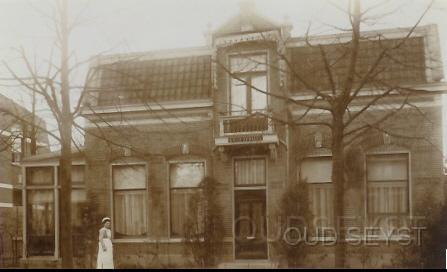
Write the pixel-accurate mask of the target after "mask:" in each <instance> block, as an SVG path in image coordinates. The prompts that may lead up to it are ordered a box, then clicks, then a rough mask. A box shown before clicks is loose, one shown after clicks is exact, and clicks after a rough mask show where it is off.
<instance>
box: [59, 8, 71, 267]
mask: <svg viewBox="0 0 447 272" xmlns="http://www.w3.org/2000/svg"><path fill="white" fill-rule="evenodd" d="M61 4H62V7H61V28H60V29H61V30H60V31H61V36H60V37H61V51H62V53H61V82H62V84H61V98H62V118H61V124H60V129H61V145H62V146H61V158H60V163H59V166H60V167H59V169H60V174H59V178H60V185H61V192H60V213H59V214H60V217H59V218H60V219H59V220H60V242H59V243H60V249H61V257H62V267H63V268H73V242H72V233H71V161H72V159H71V138H72V137H71V132H72V131H71V130H72V122H73V120H72V116H71V111H70V93H69V79H68V73H69V70H68V58H69V55H68V7H67V5H68V2H67V0H62V3H61Z"/></svg>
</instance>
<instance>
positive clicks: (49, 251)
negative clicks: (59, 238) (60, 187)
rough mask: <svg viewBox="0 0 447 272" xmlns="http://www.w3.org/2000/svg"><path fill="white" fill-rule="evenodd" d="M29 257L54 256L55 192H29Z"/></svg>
mask: <svg viewBox="0 0 447 272" xmlns="http://www.w3.org/2000/svg"><path fill="white" fill-rule="evenodd" d="M26 201H27V214H26V222H27V246H28V254H27V255H28V256H53V255H54V248H55V247H54V245H55V225H54V215H55V213H54V190H51V189H50V190H37V189H35V190H29V191H28V192H27V199H26Z"/></svg>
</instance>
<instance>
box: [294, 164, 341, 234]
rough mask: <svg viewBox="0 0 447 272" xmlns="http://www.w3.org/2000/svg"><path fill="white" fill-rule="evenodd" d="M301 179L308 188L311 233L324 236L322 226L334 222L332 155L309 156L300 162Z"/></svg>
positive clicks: (326, 226)
mask: <svg viewBox="0 0 447 272" xmlns="http://www.w3.org/2000/svg"><path fill="white" fill-rule="evenodd" d="M300 177H301V179H303V180H304V181H306V182H307V184H308V188H309V201H310V210H311V212H312V215H313V222H312V224H309V225H310V227H311V233H314V235H317V236H326V235H327V234H326V233H324V231H323V230H324V228H330V227H333V226H334V224H333V222H334V186H333V184H332V178H331V177H332V157H330V156H324V157H311V158H306V159H304V160H303V161H302V163H301V175H300Z"/></svg>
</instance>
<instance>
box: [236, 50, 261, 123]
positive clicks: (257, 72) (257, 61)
mask: <svg viewBox="0 0 447 272" xmlns="http://www.w3.org/2000/svg"><path fill="white" fill-rule="evenodd" d="M230 67H231V68H230V69H231V73H232V74H234V75H235V76H234V77H232V78H231V92H230V103H231V114H232V115H246V114H251V113H254V112H259V111H261V112H263V111H265V110H266V109H267V94H265V93H263V92H267V55H265V54H257V55H244V56H235V57H231V58H230ZM235 77H237V78H240V79H241V80H242V81H241V80H239V79H236V78H235ZM250 86H253V87H254V88H251V87H250ZM259 90H261V91H263V92H261V91H259Z"/></svg>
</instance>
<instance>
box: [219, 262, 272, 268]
mask: <svg viewBox="0 0 447 272" xmlns="http://www.w3.org/2000/svg"><path fill="white" fill-rule="evenodd" d="M218 268H221V269H275V268H278V264H277V263H275V262H271V261H236V262H227V263H221V264H219V266H218Z"/></svg>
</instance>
